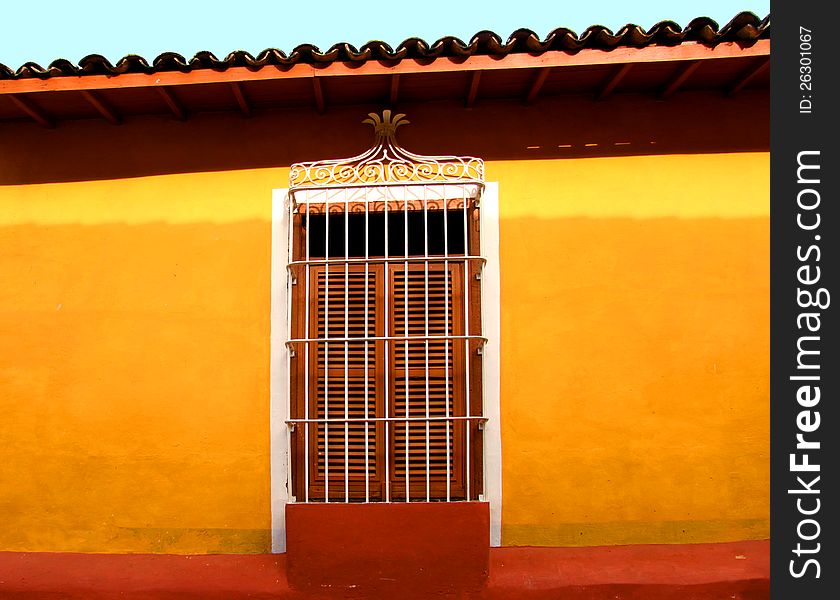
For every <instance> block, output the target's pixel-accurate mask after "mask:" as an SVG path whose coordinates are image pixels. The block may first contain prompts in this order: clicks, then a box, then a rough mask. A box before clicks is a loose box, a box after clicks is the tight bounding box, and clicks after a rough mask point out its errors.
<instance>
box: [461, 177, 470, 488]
mask: <svg viewBox="0 0 840 600" xmlns="http://www.w3.org/2000/svg"><path fill="white" fill-rule="evenodd" d="M461 195H462V196H463V197H464V332H465V335H466V336H467V337H465V338H464V398H465V402H466V416H467V417H470V416H472V411H471V410H470V340H469V335H470V333H471V332H470V299H469V296H470V268H469V260H468V259H467V256H469V237H468V233H469V232H468V228H467V221H468V211H467V194H466V190H464V193H462V194H461ZM464 424H465V425H466V429H467V439H466V444H467V447H466V452H465V453H464V457H465V460H464V463H465V465H466V469H465V470H466V482H465V491H466V496H467V497H466V500H467V501H469V499H470V462H471V458H472V448H471V447H470V429H471V428H472V421H471V420H470V419H469V418H467V419H466V420H465V421H464Z"/></svg>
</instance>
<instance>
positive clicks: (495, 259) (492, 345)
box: [480, 181, 502, 547]
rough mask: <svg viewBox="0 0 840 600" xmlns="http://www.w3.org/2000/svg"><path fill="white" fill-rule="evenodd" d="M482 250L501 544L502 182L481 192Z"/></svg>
mask: <svg viewBox="0 0 840 600" xmlns="http://www.w3.org/2000/svg"><path fill="white" fill-rule="evenodd" d="M480 214H481V228H480V234H481V253H482V254H483V255H484V256H485V257H486V259H487V262H486V264H485V265H484V272H483V274H482V282H483V285H482V290H481V293H482V298H481V303H482V309H483V311H484V331H483V333H484V336H485V337H486V338H487V344H485V346H484V355H483V356H484V373H483V386H484V416H485V417H487V423H486V425H485V428H484V495H485V498H486V499H487V501H488V502H490V545H491V546H493V547H498V546H501V545H502V428H501V424H502V423H501V418H502V411H501V353H500V346H501V277H500V268H499V184H498V182H495V181H494V182H490V183H487V184H486V186H485V188H484V194H483V195H482V196H481V213H480Z"/></svg>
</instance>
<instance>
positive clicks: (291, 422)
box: [285, 415, 487, 425]
mask: <svg viewBox="0 0 840 600" xmlns="http://www.w3.org/2000/svg"><path fill="white" fill-rule="evenodd" d="M379 421H387V422H389V423H391V422H397V423H406V422H409V421H422V422H425V421H476V422H478V423H486V422H487V417H481V416H477V415H476V416H464V415H462V416H457V417H456V416H451V417H422V416H420V417H370V418H367V419H365V418H363V417H347V418H340V417H330V418H328V419H286V421H285V423H286V424H287V425H294V424H295V423H374V422H379Z"/></svg>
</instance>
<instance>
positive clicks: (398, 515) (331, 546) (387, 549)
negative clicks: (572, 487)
mask: <svg viewBox="0 0 840 600" xmlns="http://www.w3.org/2000/svg"><path fill="white" fill-rule="evenodd" d="M286 553H287V559H286V560H287V561H288V563H287V564H288V577H289V583H290V584H291V585H292V586H293V587H296V588H299V589H310V588H311V587H313V586H318V587H324V586H331V587H345V588H351V587H352V586H359V587H370V586H375V587H377V588H380V587H381V588H389V587H391V585H392V582H402V584H403V585H405V584H408V585H409V586H410V587H412V588H415V589H422V590H428V591H432V590H434V591H435V592H446V591H448V590H461V591H466V590H478V589H481V588H482V587H483V586H484V584H485V582H486V579H487V574H488V571H489V560H490V508H489V504H487V503H486V502H453V503H445V502H411V503H391V504H383V503H371V504H288V505H286Z"/></svg>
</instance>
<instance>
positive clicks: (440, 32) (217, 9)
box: [0, 0, 770, 69]
mask: <svg viewBox="0 0 840 600" xmlns="http://www.w3.org/2000/svg"><path fill="white" fill-rule="evenodd" d="M743 10H748V11H752V12H754V13H755V14H757V15H758V16H759V17H764V16H766V15H767V14H768V13H769V11H770V2H769V0H742V1H741V0H737V1H736V0H703V1H697V0H670V1H667V2H666V1H665V0H642V1H640V2H627V1H626V0H624V1H617V0H609V1H603V0H600V1H599V0H596V1H590V2H585V1H582V0H576V1H573V2H569V1H566V0H554V1H549V0H541V1H539V0H502V1H499V0H486V1H484V2H481V1H476V0H421V1H420V2H416V1H413V0H403V1H402V2H400V1H399V0H398V1H397V2H389V3H382V2H368V3H365V2H359V1H350V0H344V1H336V0H318V1H317V2H313V1H309V2H301V1H299V0H298V1H296V2H285V1H277V0H275V1H267V0H248V1H240V2H235V1H234V2H231V1H230V0H228V1H226V2H215V1H213V0H206V1H204V2H193V1H188V0H184V1H178V0H169V1H166V2H164V1H159V0H146V1H145V2H119V3H118V2H113V1H111V2H102V1H98V0H87V1H82V2H66V1H42V2H38V1H37V0H30V2H27V3H25V2H20V1H18V0H0V15H2V20H3V23H2V24H0V63H3V64H5V65H7V66H9V67H11V68H13V69H16V68H17V67H18V66H20V65H21V64H23V63H24V62H26V61H34V62H37V63H40V64H41V65H42V66H46V65H48V64H49V63H50V62H51V61H52V60H54V59H56V58H67V59H69V60H71V61H73V62H78V60H79V59H81V58H82V57H84V56H86V55H88V54H94V53H95V54H102V55H104V56H106V57H107V58H108V59H110V60H111V61H112V62H116V61H117V60H118V59H119V58H120V57H122V56H124V55H126V54H140V55H141V56H144V57H146V58H147V59H152V58H154V57H155V56H157V55H158V54H160V53H161V52H165V51H174V52H178V53H180V54H183V55H184V56H187V57H190V56H192V55H193V54H195V53H196V52H198V51H199V50H210V51H211V52H213V53H214V54H216V55H217V56H218V57H220V58H221V57H224V56H225V55H226V54H227V53H228V52H231V51H233V50H247V51H249V52H251V53H252V54H257V53H258V52H260V51H261V50H263V49H265V48H280V49H281V50H284V51H286V52H289V51H290V50H292V48H294V47H295V46H297V45H298V44H302V43H307V42H308V43H313V44H315V45H316V46H318V47H319V48H321V49H322V50H325V49H327V48H329V47H330V46H331V45H332V44H333V43H336V42H340V41H347V42H350V43H351V44H353V45H355V46H357V47H358V46H360V45H362V44H364V43H365V42H367V41H369V40H373V39H379V40H383V41H385V42H387V43H389V44H391V45H392V46H396V45H397V44H399V42H401V41H402V40H404V39H406V38H408V37H414V36H416V37H421V38H423V39H425V40H427V41H433V40H436V39H438V38H440V37H442V36H444V35H455V36H458V37H460V38H461V39H463V40H468V39H469V38H470V37H471V36H472V35H473V34H474V33H476V32H477V31H480V30H482V29H490V30H492V31H495V32H496V33H498V34H500V35H501V36H502V37H507V36H508V35H509V34H510V33H511V32H512V31H514V30H516V29H519V28H521V27H526V28H529V29H532V30H534V31H536V32H537V33H538V34H539V35H540V36H544V35H545V34H547V33H548V32H549V31H551V30H552V29H554V28H556V27H568V28H569V29H572V30H574V31H576V32H578V33H580V32H582V31H583V30H584V29H586V27H588V26H589V25H594V24H597V25H604V26H606V27H609V28H610V29H612V30H617V29H619V28H620V27H621V26H622V25H624V24H626V23H636V24H638V25H641V26H643V27H644V28H646V29H647V28H649V27H651V26H652V25H653V24H655V23H657V22H659V21H662V20H666V19H667V20H671V21H676V22H677V23H679V24H680V25H681V26H685V25H687V24H688V22H689V21H690V20H691V19H692V18H694V17H698V16H707V17H711V18H713V19H715V20H716V21H717V22H718V23H719V24H720V25H721V26H722V25H724V24H725V23H727V22H728V21H729V20H730V19H731V18H732V17H733V16H734V15H735V14H737V13H738V12H741V11H743Z"/></svg>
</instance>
